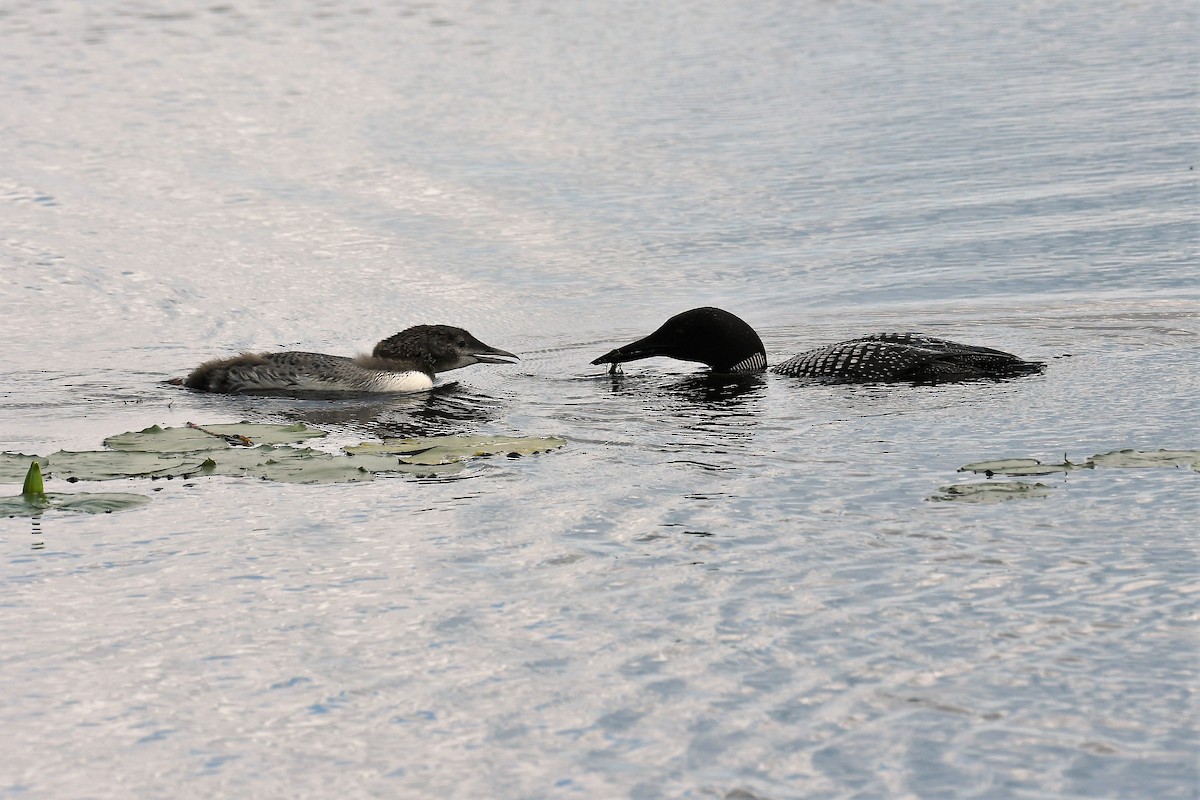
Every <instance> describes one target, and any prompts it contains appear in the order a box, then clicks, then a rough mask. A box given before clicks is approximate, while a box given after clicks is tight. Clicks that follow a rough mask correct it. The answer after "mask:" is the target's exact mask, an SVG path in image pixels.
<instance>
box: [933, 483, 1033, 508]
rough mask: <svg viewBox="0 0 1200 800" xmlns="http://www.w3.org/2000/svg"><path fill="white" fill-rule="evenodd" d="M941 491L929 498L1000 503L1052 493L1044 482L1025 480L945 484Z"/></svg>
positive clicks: (960, 501)
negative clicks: (1027, 481)
mask: <svg viewBox="0 0 1200 800" xmlns="http://www.w3.org/2000/svg"><path fill="white" fill-rule="evenodd" d="M939 491H940V492H941V494H940V495H934V496H933V497H930V498H929V499H930V500H939V501H948V502H959V503H1000V502H1003V501H1005V500H1016V499H1018V498H1022V497H1045V496H1047V495H1049V494H1050V487H1049V486H1047V485H1046V484H1044V483H1025V482H1024V481H987V482H986V483H957V484H954V485H952V486H943V487H941V488H940V489H939Z"/></svg>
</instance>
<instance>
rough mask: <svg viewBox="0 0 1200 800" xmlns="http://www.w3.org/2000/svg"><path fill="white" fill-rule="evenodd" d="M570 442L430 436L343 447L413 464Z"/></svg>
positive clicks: (542, 438)
mask: <svg viewBox="0 0 1200 800" xmlns="http://www.w3.org/2000/svg"><path fill="white" fill-rule="evenodd" d="M566 443H567V440H566V439H560V438H558V437H555V436H430V437H427V438H424V439H385V440H384V441H382V442H364V443H362V444H357V445H349V446H347V447H344V448H342V449H343V450H345V451H346V452H347V453H350V454H352V455H383V454H393V455H397V456H400V457H402V458H403V460H404V461H405V462H406V463H409V464H426V465H433V464H450V463H453V462H455V461H462V460H463V459H467V458H475V457H478V456H491V455H496V454H498V453H503V454H508V453H516V454H518V455H531V454H533V453H542V452H545V451H547V450H556V449H558V448H560V447H562V446H563V445H565V444H566Z"/></svg>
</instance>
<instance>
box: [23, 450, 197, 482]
mask: <svg viewBox="0 0 1200 800" xmlns="http://www.w3.org/2000/svg"><path fill="white" fill-rule="evenodd" d="M203 462H204V457H203V455H199V454H195V453H182V454H175V453H146V452H138V451H121V450H84V451H82V452H70V451H67V450H60V451H58V452H57V453H51V454H50V455H49V456H47V457H46V472H47V474H49V475H50V476H51V477H53V478H63V479H66V480H70V481H111V480H116V479H118V478H178V477H184V476H187V475H193V474H195V473H197V472H199V471H200V465H201V464H202V463H203Z"/></svg>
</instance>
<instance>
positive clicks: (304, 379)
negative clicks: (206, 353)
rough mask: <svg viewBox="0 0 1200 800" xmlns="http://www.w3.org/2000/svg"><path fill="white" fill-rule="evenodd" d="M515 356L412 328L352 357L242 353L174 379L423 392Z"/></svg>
mask: <svg viewBox="0 0 1200 800" xmlns="http://www.w3.org/2000/svg"><path fill="white" fill-rule="evenodd" d="M508 359H513V360H519V357H518V356H516V355H514V354H513V353H510V352H508V351H507V350H501V349H500V348H498V347H492V346H491V345H489V344H484V343H483V342H481V341H479V340H478V339H476V338H475V337H474V336H472V335H471V334H470V333H469V332H467V331H465V330H463V329H462V328H455V327H453V326H450V325H415V326H413V327H411V328H408V329H406V330H403V331H401V332H400V333H397V334H395V335H394V336H389V337H388V338H387V339H384V340H383V341H381V342H379V343H378V344H377V345H375V349H374V350H373V351H372V352H371V355H369V356H368V355H360V356H355V357H354V358H347V357H345V356H331V355H326V354H324V353H303V352H285V353H243V354H241V355H240V356H234V357H233V358H224V359H213V360H212V361H206V362H205V363H203V364H201V365H200V366H199V367H197V368H196V369H194V370H193V371H192V373H191V374H190V375H188V376H187V378H185V379H183V380H182V381H179V383H181V384H182V385H184V386H186V387H188V388H189V389H196V390H198V391H202V392H222V393H226V394H252V393H274V392H321V393H325V392H396V393H406V392H422V391H427V390H429V389H432V388H433V380H434V376H435V375H437V374H438V373H440V372H449V371H450V370H454V369H461V368H462V367H466V366H470V365H471V364H509V363H512V362H511V361H509V360H508Z"/></svg>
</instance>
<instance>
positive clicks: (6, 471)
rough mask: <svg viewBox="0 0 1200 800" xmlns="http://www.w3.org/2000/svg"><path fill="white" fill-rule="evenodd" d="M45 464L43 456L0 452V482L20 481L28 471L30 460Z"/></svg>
mask: <svg viewBox="0 0 1200 800" xmlns="http://www.w3.org/2000/svg"><path fill="white" fill-rule="evenodd" d="M34 461H36V462H38V463H39V464H41V465H43V466H45V464H46V458H45V456H27V455H25V454H24V453H0V483H20V482H21V481H23V480H25V476H26V475H27V474H28V473H29V465H30V463H31V462H34Z"/></svg>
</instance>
